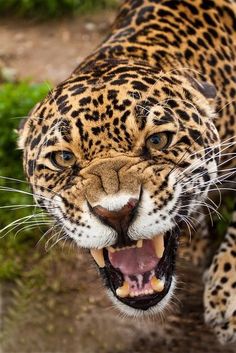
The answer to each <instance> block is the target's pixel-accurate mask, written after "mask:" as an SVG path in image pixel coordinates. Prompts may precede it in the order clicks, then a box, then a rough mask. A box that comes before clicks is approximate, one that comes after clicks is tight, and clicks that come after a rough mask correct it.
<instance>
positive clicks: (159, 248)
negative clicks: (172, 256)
mask: <svg viewBox="0 0 236 353" xmlns="http://www.w3.org/2000/svg"><path fill="white" fill-rule="evenodd" d="M153 243H154V246H155V251H156V256H157V257H158V258H159V259H160V258H162V256H163V253H164V250H165V245H164V235H163V234H160V235H157V236H156V237H155V238H154V239H153Z"/></svg>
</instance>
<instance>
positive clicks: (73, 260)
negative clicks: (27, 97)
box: [0, 12, 235, 353]
mask: <svg viewBox="0 0 236 353" xmlns="http://www.w3.org/2000/svg"><path fill="white" fill-rule="evenodd" d="M113 17H114V14H113V13H111V12H106V13H102V15H98V16H89V17H84V18H82V19H79V18H74V19H72V20H71V19H70V20H69V19H67V20H63V21H54V22H50V23H44V24H35V23H33V22H32V23H30V22H27V23H26V22H19V21H18V22H17V23H16V21H6V20H5V21H3V20H1V24H0V38H1V47H0V59H1V60H2V61H3V62H4V64H5V65H6V66H7V67H9V68H11V69H12V70H13V71H12V72H13V73H14V71H15V73H16V74H17V76H18V77H19V78H25V77H31V78H32V79H33V80H34V81H37V82H42V81H45V82H46V81H50V82H52V83H57V82H59V81H60V80H63V79H64V78H66V77H67V76H68V75H69V74H70V72H71V71H72V70H73V69H74V68H75V66H76V65H77V64H78V63H79V62H80V61H81V60H82V58H84V57H85V56H86V55H87V54H89V53H90V52H91V50H92V49H93V48H94V47H96V45H97V44H98V43H99V41H100V40H101V39H102V38H103V37H104V35H105V33H106V31H107V28H108V26H109V23H110V22H111V21H112V19H113ZM37 251H39V250H38V248H37ZM33 252H34V249H32V253H31V254H29V256H33ZM40 252H41V257H40V267H38V269H37V271H36V272H35V274H33V276H31V277H30V278H23V279H22V280H19V281H18V282H17V283H16V285H10V284H9V283H2V285H1V292H2V298H3V302H2V303H1V311H2V322H1V329H2V330H1V331H2V340H3V344H2V352H3V353H7V352H9V353H15V352H16V353H39V352H40V353H41V352H42V353H68V352H70V353H102V352H104V353H118V352H120V353H144V352H145V353H157V352H158V353H167V352H168V353H169V352H170V353H171V352H173V353H177V352H181V353H200V352H208V353H221V352H222V353H223V352H224V353H233V352H234V353H235V346H231V347H230V346H229V347H221V346H220V345H219V344H218V342H217V341H216V339H215V337H214V336H213V335H212V334H211V333H210V332H209V331H208V329H207V328H206V327H205V326H204V323H203V315H202V313H203V308H202V282H201V271H200V270H199V269H196V268H192V266H189V264H186V263H184V262H183V261H181V265H180V264H179V266H178V267H179V270H178V272H179V278H180V283H181V285H179V288H178V290H177V292H176V298H175V299H174V304H173V307H172V308H171V309H170V310H168V311H167V313H166V314H165V320H164V321H165V323H164V324H161V322H162V321H163V318H159V319H157V318H156V319H153V321H149V322H144V321H140V320H131V319H128V318H122V317H121V316H120V314H118V313H117V312H116V311H115V310H114V309H113V308H112V305H111V303H110V302H109V300H108V299H107V297H106V296H105V292H104V289H103V287H102V285H101V283H100V280H99V279H98V276H97V273H96V270H95V268H94V266H93V264H92V263H91V259H90V258H89V256H88V255H87V254H83V253H81V252H78V250H75V249H73V248H70V247H68V248H67V247H65V248H63V249H62V248H61V247H60V246H58V247H57V248H54V249H52V250H50V256H48V255H46V254H45V250H44V248H41V249H40ZM35 261H36V260H35Z"/></svg>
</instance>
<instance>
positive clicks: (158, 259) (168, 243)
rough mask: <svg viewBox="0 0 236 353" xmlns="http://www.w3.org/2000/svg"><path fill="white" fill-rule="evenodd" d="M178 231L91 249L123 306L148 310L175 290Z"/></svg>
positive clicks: (108, 284)
mask: <svg viewBox="0 0 236 353" xmlns="http://www.w3.org/2000/svg"><path fill="white" fill-rule="evenodd" d="M177 243H178V235H177V232H176V231H175V232H173V231H172V232H167V233H166V234H165V235H164V234H158V235H157V236H156V237H154V238H153V239H151V240H149V239H144V240H138V241H137V242H133V243H132V245H130V246H126V247H119V248H118V247H108V248H104V249H100V250H94V249H93V250H91V255H92V256H93V258H94V260H95V261H96V263H97V265H98V267H99V270H100V273H101V275H102V277H103V278H104V280H105V284H106V286H107V287H108V288H109V289H110V290H111V291H112V293H113V295H114V296H115V297H116V298H117V299H118V300H119V301H121V302H122V303H123V304H126V305H128V306H129V307H132V308H134V309H139V310H143V311H145V310H148V309H149V308H150V307H153V306H155V305H157V304H158V303H159V302H160V301H161V300H162V299H163V298H164V297H165V296H166V295H167V293H168V292H169V289H170V287H171V283H172V278H173V271H174V265H175V255H176V250H177V245H178V244H177Z"/></svg>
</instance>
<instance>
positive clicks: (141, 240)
mask: <svg viewBox="0 0 236 353" xmlns="http://www.w3.org/2000/svg"><path fill="white" fill-rule="evenodd" d="M136 246H137V248H142V246H143V239H139V240H138V241H137V244H136Z"/></svg>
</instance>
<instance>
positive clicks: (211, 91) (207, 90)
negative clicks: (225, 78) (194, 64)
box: [186, 75, 217, 99]
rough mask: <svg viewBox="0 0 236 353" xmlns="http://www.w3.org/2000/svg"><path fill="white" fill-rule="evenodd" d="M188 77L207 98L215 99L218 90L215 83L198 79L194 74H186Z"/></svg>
mask: <svg viewBox="0 0 236 353" xmlns="http://www.w3.org/2000/svg"><path fill="white" fill-rule="evenodd" d="M186 76H187V79H188V80H189V82H190V83H191V85H192V86H193V88H195V89H196V90H197V91H199V92H200V93H201V94H202V95H203V96H204V97H205V98H207V99H214V98H215V97H216V95H217V91H216V88H215V86H214V85H213V83H211V82H206V81H198V80H197V79H196V78H193V77H192V76H189V75H186Z"/></svg>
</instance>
